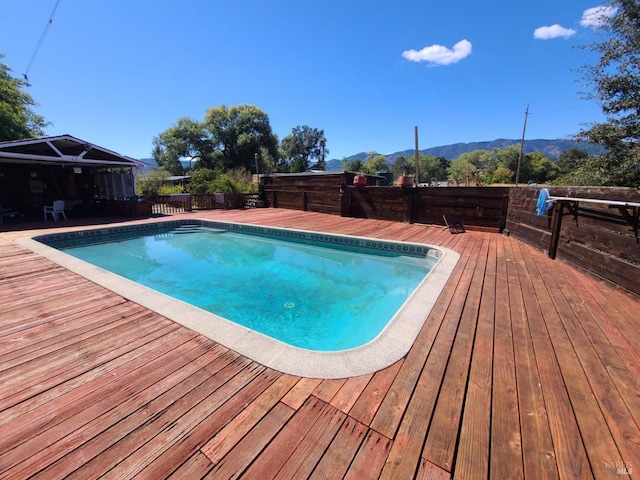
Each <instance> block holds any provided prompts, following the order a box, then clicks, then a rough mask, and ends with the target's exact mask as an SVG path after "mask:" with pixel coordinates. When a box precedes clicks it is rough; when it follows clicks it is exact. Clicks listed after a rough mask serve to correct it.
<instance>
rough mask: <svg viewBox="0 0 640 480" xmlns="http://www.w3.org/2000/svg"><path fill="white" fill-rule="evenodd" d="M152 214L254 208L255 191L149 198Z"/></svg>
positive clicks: (256, 197) (255, 202) (256, 198)
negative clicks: (151, 204)
mask: <svg viewBox="0 0 640 480" xmlns="http://www.w3.org/2000/svg"><path fill="white" fill-rule="evenodd" d="M150 201H151V202H152V203H153V206H152V213H153V214H154V215H169V214H174V213H183V212H191V211H193V210H213V209H217V208H218V209H227V210H228V209H242V208H254V207H255V206H256V205H257V202H258V194H257V193H225V194H223V195H221V194H177V195H163V196H158V197H155V198H153V199H150Z"/></svg>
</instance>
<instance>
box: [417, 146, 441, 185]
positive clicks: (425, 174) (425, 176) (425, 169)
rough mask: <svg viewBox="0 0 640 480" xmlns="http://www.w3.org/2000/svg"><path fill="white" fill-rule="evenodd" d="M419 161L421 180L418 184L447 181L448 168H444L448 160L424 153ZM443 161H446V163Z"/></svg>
mask: <svg viewBox="0 0 640 480" xmlns="http://www.w3.org/2000/svg"><path fill="white" fill-rule="evenodd" d="M418 159H419V161H420V172H419V173H420V178H419V179H418V183H431V182H435V181H438V180H446V178H447V168H446V166H444V165H446V159H443V158H441V157H436V156H434V155H424V154H422V153H421V154H419V155H418ZM442 160H444V162H443V161H442ZM414 163H415V159H414Z"/></svg>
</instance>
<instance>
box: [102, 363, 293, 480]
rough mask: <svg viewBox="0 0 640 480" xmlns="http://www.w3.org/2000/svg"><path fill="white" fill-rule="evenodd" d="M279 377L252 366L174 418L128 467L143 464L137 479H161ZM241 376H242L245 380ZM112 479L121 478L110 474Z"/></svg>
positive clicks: (137, 454)
mask: <svg viewBox="0 0 640 480" xmlns="http://www.w3.org/2000/svg"><path fill="white" fill-rule="evenodd" d="M280 375H281V374H280V372H276V371H275V370H271V369H265V368H264V367H263V366H261V365H258V364H255V363H252V364H251V365H249V366H248V367H247V368H246V369H245V370H243V371H242V372H240V373H239V374H238V375H236V377H234V378H233V381H232V382H227V383H226V384H225V385H223V386H222V387H221V388H220V389H218V391H216V392H215V393H214V394H212V395H210V396H209V397H207V398H206V399H205V400H204V401H202V402H200V403H199V404H198V405H197V407H195V408H192V409H191V410H190V411H189V413H188V414H186V415H185V414H182V415H180V416H178V417H177V421H176V422H174V423H173V424H172V426H171V431H164V432H162V434H161V435H158V436H156V437H154V439H153V441H151V442H147V443H146V444H145V445H144V447H143V448H141V449H139V450H138V451H136V453H135V455H134V456H132V457H130V458H131V460H129V459H127V461H128V462H129V463H130V466H129V468H130V469H131V470H132V471H136V472H137V471H138V469H139V468H140V466H141V465H144V464H146V467H145V468H144V469H142V470H140V473H139V475H140V476H141V477H144V478H165V477H166V476H167V474H168V473H170V472H171V471H172V469H173V466H174V465H175V464H176V463H180V461H181V460H182V459H183V458H185V457H187V456H188V455H190V454H191V453H192V452H193V451H197V450H200V449H201V447H202V446H203V445H204V444H205V442H206V441H207V440H208V439H209V438H211V434H212V433H215V432H218V431H220V430H221V429H222V428H223V427H224V426H225V425H227V424H228V422H229V420H230V419H232V418H234V417H235V416H236V415H238V414H239V413H240V412H241V411H242V409H243V408H244V407H245V406H246V404H247V403H248V402H249V401H251V400H252V399H254V398H255V397H256V396H258V395H261V394H262V393H263V392H264V390H265V389H266V388H268V387H269V386H270V385H272V384H273V382H274V381H275V380H277V379H278V377H280ZM243 377H246V380H245V379H244V378H243ZM140 458H144V459H145V460H144V462H141V461H140ZM123 465H124V462H123V464H122V465H118V467H117V468H116V469H115V472H116V473H118V472H119V471H120V470H121V467H122V466H123ZM134 469H135V470H134ZM125 471H126V470H125ZM136 475H138V474H137V473H136ZM112 478H122V475H121V474H118V475H114V476H113V477H112Z"/></svg>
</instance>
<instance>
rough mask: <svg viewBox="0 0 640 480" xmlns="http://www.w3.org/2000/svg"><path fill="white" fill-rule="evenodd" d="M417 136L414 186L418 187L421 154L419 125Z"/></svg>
mask: <svg viewBox="0 0 640 480" xmlns="http://www.w3.org/2000/svg"><path fill="white" fill-rule="evenodd" d="M415 136H416V161H415V164H416V178H415V180H414V186H415V187H417V186H418V184H419V183H420V154H419V152H418V127H417V126H416V127H415Z"/></svg>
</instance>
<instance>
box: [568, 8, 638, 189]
mask: <svg viewBox="0 0 640 480" xmlns="http://www.w3.org/2000/svg"><path fill="white" fill-rule="evenodd" d="M607 7H609V8H602V9H601V10H600V12H601V18H599V19H598V20H599V22H598V23H599V32H600V34H601V37H602V39H601V41H600V42H599V43H594V44H591V45H588V46H587V47H586V48H590V49H592V50H593V51H595V52H597V53H599V54H600V60H599V62H598V63H597V64H595V65H586V66H584V67H583V68H582V69H581V73H582V75H583V78H584V79H585V80H586V82H587V84H588V85H591V86H592V87H593V91H592V92H591V93H588V94H586V95H585V96H586V98H587V99H592V100H596V101H598V103H599V104H600V106H601V108H602V112H603V113H604V115H605V117H606V121H604V122H601V123H593V124H591V126H590V127H589V128H588V129H585V130H582V131H581V132H580V133H579V134H578V138H580V139H583V140H586V141H588V142H590V143H594V144H597V145H602V146H604V147H605V148H606V153H605V154H603V155H593V156H590V157H587V158H586V159H585V160H584V161H583V162H582V163H581V165H580V167H579V168H578V172H577V173H578V175H577V176H578V177H579V176H580V175H581V174H582V176H583V177H585V179H588V180H595V181H596V182H598V183H600V184H603V185H622V186H624V185H627V186H637V185H638V184H639V183H640V145H639V143H638V142H639V141H640V2H638V0H612V1H611V2H610V4H609V5H608V6H607ZM582 183H584V182H582Z"/></svg>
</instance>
